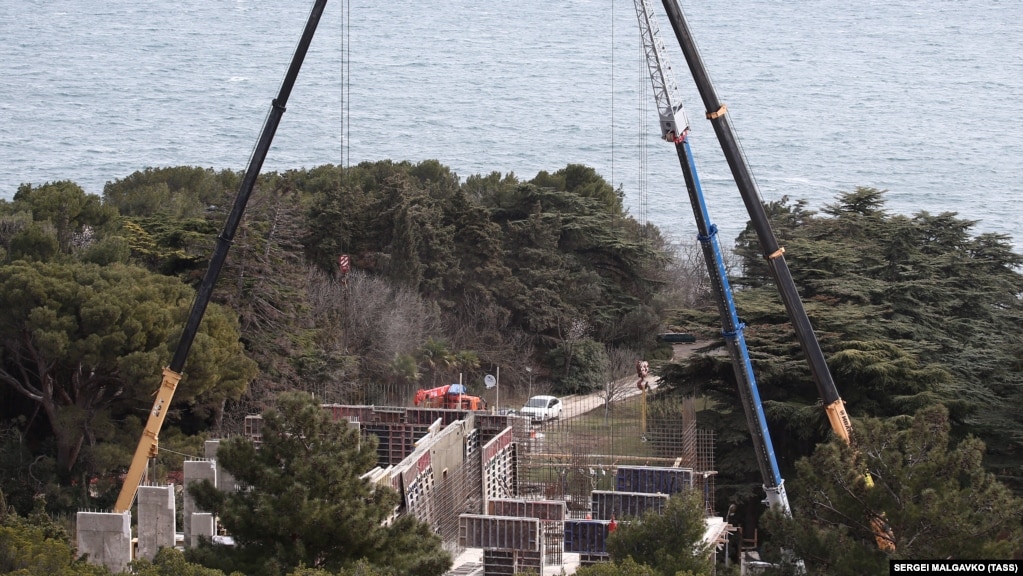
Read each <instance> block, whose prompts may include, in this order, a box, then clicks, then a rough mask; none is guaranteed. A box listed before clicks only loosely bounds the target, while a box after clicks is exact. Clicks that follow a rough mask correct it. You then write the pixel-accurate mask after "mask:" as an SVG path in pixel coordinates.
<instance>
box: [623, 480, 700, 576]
mask: <svg viewBox="0 0 1023 576" xmlns="http://www.w3.org/2000/svg"><path fill="white" fill-rule="evenodd" d="M705 531H706V519H705V504H704V501H703V495H702V494H701V493H699V492H698V491H696V490H688V491H685V492H681V493H679V494H674V495H672V497H671V498H670V499H669V500H668V504H667V505H666V506H665V507H664V509H663V510H662V511H661V512H660V513H659V514H658V513H657V511H655V510H649V511H647V513H646V514H644V515H643V516H642V517H640V518H634V519H631V520H628V521H621V522H619V524H618V528H617V529H616V530H615V531H614V532H612V533H611V535H610V536H609V537H608V541H607V551H608V553H609V554H610V555H611V560H612V561H613V562H614V563H615V565H616V566H619V567H620V568H621V569H622V570H623V571H622V572H618V573H616V574H622V575H625V574H629V575H631V574H637V575H638V574H646V573H647V572H644V571H640V570H638V569H634V568H629V571H624V570H625V569H626V568H627V567H628V566H629V564H628V563H627V561H628V560H629V559H631V560H634V561H635V562H636V563H638V564H640V565H643V566H648V567H649V568H650V572H649V573H650V574H655V575H657V576H676V575H678V574H689V575H692V576H700V575H710V574H712V573H713V565H712V564H713V562H712V558H713V554H712V546H713V545H712V544H709V543H706V542H704V541H703V535H704V532H705Z"/></svg>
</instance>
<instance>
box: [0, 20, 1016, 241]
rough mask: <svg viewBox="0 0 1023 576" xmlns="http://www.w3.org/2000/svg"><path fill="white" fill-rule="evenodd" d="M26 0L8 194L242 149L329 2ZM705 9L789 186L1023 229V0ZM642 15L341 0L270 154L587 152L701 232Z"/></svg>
mask: <svg viewBox="0 0 1023 576" xmlns="http://www.w3.org/2000/svg"><path fill="white" fill-rule="evenodd" d="M8 4H9V5H8V6H6V7H5V10H4V11H2V12H0V39H2V40H0V58H2V60H3V62H5V64H6V73H5V75H4V76H5V79H4V82H2V83H0V197H3V198H10V197H11V196H12V195H13V194H14V192H15V191H16V189H17V186H18V185H19V183H22V182H32V183H34V184H41V183H43V182H46V181H51V180H58V179H71V180H74V181H76V182H78V183H79V184H81V185H82V186H83V187H84V188H85V189H86V191H88V192H91V193H97V194H98V193H101V192H102V187H103V184H104V183H105V182H107V181H110V180H114V179H117V178H123V177H125V176H127V175H128V174H130V173H131V172H133V171H135V170H138V169H141V168H144V167H147V166H175V165H182V164H187V165H201V166H212V167H214V168H217V169H220V168H231V169H236V170H241V169H244V168H245V166H246V163H247V161H248V156H249V153H250V151H251V149H252V147H253V145H254V143H255V141H256V138H257V137H258V134H259V131H260V129H261V125H262V121H263V119H264V117H265V115H266V112H267V110H268V109H269V104H270V101H271V99H272V98H273V97H274V96H275V95H276V93H277V89H278V85H279V82H280V79H281V78H282V77H283V74H284V71H285V70H286V68H287V65H288V62H289V61H290V59H291V56H292V53H293V50H294V46H295V44H296V42H297V41H298V38H299V36H300V35H301V30H302V28H303V26H304V23H305V19H306V17H307V15H308V10H309V9H310V8H311V6H312V2H311V0H310V1H308V2H306V1H291V2H266V1H259V0H213V1H208V0H203V1H200V0H179V1H176V2H157V1H155V0H133V1H127V0H102V1H100V0H51V1H47V2H42V1H36V0H31V1H30V0H14V1H13V2H10V3H8ZM653 4H654V6H655V10H657V11H658V13H659V14H660V3H657V2H655V3H653ZM682 7H683V9H684V10H685V11H686V14H687V16H688V18H689V21H690V26H691V27H692V29H693V33H694V35H695V37H696V40H697V42H698V43H699V45H700V48H701V51H702V53H703V57H704V59H705V61H706V65H707V68H708V69H709V71H710V73H711V75H712V77H713V79H714V81H715V84H716V87H717V91H718V93H719V96H720V97H721V99H722V100H723V101H724V102H726V103H727V104H728V106H729V111H730V114H731V119H732V122H733V124H734V126H735V128H736V131H737V132H738V134H739V137H740V139H741V140H742V144H743V147H744V149H745V152H746V155H747V156H748V158H749V160H750V162H751V164H752V165H753V168H754V171H755V174H756V177H757V180H758V182H759V184H760V188H761V192H762V194H763V196H764V198H765V199H766V200H775V199H778V198H780V197H781V196H783V195H787V196H789V197H792V198H801V199H806V200H807V201H808V202H809V204H810V207H811V208H815V209H818V208H820V207H822V206H824V205H825V204H827V203H830V202H832V201H833V200H834V198H835V195H836V194H838V193H840V192H842V191H850V190H852V189H853V188H855V187H856V186H873V187H877V188H883V189H887V190H889V195H888V199H889V208H890V209H891V210H892V211H895V212H899V213H905V214H913V213H916V212H919V211H924V210H926V211H928V212H931V213H939V212H944V211H955V212H958V213H959V214H960V215H961V216H962V217H965V218H970V219H975V220H979V221H980V223H979V224H978V225H977V228H976V232H999V233H1004V234H1009V235H1011V236H1012V237H1013V240H1014V243H1015V245H1016V246H1017V247H1021V246H1023V208H1021V207H1020V203H1019V202H1018V198H1019V197H1020V192H1021V189H1023V184H1021V182H1023V161H1021V158H1023V131H1021V125H1023V50H1020V49H1019V47H1020V46H1021V45H1023V3H1020V2H1018V1H1017V0H927V1H925V0H895V1H892V0H885V1H881V0H865V1H861V2H856V3H849V2H842V1H839V0H812V1H808V2H789V3H786V2H774V1H770V0H734V1H724V0H716V1H711V2H692V1H691V0H690V1H686V2H683V3H682ZM661 27H662V31H663V32H664V33H665V34H666V37H665V40H666V42H667V44H668V46H669V48H670V49H671V57H672V58H673V61H674V64H675V71H676V74H677V76H678V81H679V85H680V87H681V88H682V90H683V97H684V98H685V100H686V103H687V107H688V110H689V113H690V118H691V120H692V123H693V128H694V132H693V136H692V138H693V140H692V144H693V148H694V151H695V154H696V156H697V161H698V168H699V171H700V175H701V179H702V181H703V184H704V187H705V192H706V194H707V197H708V204H709V208H710V212H711V216H712V218H713V220H714V221H715V222H716V223H717V224H718V225H719V226H720V227H721V229H722V231H723V233H724V234H725V235H726V238H730V237H732V236H734V235H735V234H736V233H737V232H738V231H739V230H740V229H741V227H742V226H743V224H744V223H745V221H746V219H747V217H746V214H745V211H744V209H743V206H742V203H741V201H740V200H739V196H738V193H737V192H736V190H735V188H734V185H732V184H731V180H730V176H729V174H728V171H727V167H726V166H725V164H724V162H723V160H722V159H721V153H720V149H719V148H718V144H717V142H716V140H715V139H714V136H713V131H712V130H711V128H710V125H709V123H708V122H707V121H706V120H704V119H703V109H702V104H701V103H700V100H699V98H698V96H697V93H696V90H695V87H694V86H693V83H692V80H691V79H690V78H689V76H688V70H687V69H686V66H685V62H684V60H683V58H682V56H681V53H680V52H679V51H678V50H677V47H676V45H675V41H674V38H673V36H671V29H670V26H668V24H667V21H666V19H664V18H663V16H662V17H661ZM637 36H638V33H637V28H636V23H635V14H634V11H633V3H632V2H625V1H623V0H613V1H612V0H562V1H558V2H549V1H546V0H519V1H517V2H514V3H507V2H503V3H496V2H480V1H478V0H476V1H468V0H445V1H440V0H422V1H420V2H414V3H393V2H392V3H387V2H383V3H381V2H371V1H369V0H350V1H344V0H336V1H333V2H331V3H329V4H328V7H327V11H326V13H325V15H324V20H323V21H322V23H321V25H320V28H319V30H318V32H317V36H316V38H315V40H314V42H313V47H312V50H311V51H310V53H309V55H308V57H307V58H306V62H305V65H304V67H303V70H302V73H301V75H300V76H299V79H298V83H297V85H296V87H295V91H294V93H293V94H292V98H291V101H290V102H289V106H288V112H287V113H286V114H285V115H284V119H283V121H282V123H281V127H280V129H279V130H278V133H277V137H276V139H275V142H274V146H273V148H272V149H271V151H270V155H269V157H268V158H267V161H266V164H265V168H266V169H270V170H283V169H287V168H296V167H302V166H305V167H311V166H316V165H320V164H324V163H328V162H329V163H335V164H338V163H353V164H354V163H357V162H359V161H363V160H378V159H384V158H390V159H395V160H411V161H420V160H424V159H438V160H440V161H441V162H442V163H444V164H446V165H448V166H450V167H451V168H452V169H453V170H454V171H456V172H457V173H458V174H459V175H460V176H462V177H463V178H464V177H466V176H468V175H471V174H474V173H489V172H491V171H495V170H496V171H500V172H514V173H515V174H517V175H519V176H520V177H523V178H530V177H532V176H533V175H535V174H536V172H537V171H539V170H556V169H558V168H561V167H563V166H564V165H565V164H567V163H570V162H571V163H582V164H587V165H590V166H593V167H594V168H596V169H597V170H598V171H599V172H600V173H601V174H602V175H604V176H605V177H606V178H608V179H610V180H612V181H613V182H614V183H615V184H616V185H621V186H622V187H623V189H624V191H625V193H626V198H627V203H628V204H629V206H630V210H631V211H632V213H633V214H636V215H640V214H641V213H642V209H641V206H640V204H639V202H638V197H639V194H638V191H639V190H640V189H643V188H644V187H645V189H646V190H647V202H648V203H647V211H646V214H647V217H648V218H649V220H651V221H652V222H654V223H656V224H658V225H660V226H661V227H662V228H664V229H665V230H666V231H667V232H668V233H669V234H672V235H691V234H694V233H695V232H694V226H693V224H692V215H691V211H690V209H689V206H688V202H687V200H686V196H685V194H684V188H683V184H682V179H681V172H680V169H679V166H678V160H677V158H676V156H675V153H674V150H673V149H672V147H671V146H670V145H668V144H665V143H662V142H660V141H659V140H657V138H656V130H657V124H656V118H655V116H654V114H655V112H654V106H653V101H652V97H651V96H649V94H648V91H649V88H647V85H648V81H647V79H646V72H645V68H644V66H645V65H644V64H643V63H642V61H641V60H640V57H641V54H640V50H639V47H638V39H637ZM346 46H347V47H348V51H347V52H346V51H345V50H344V47H346ZM346 54H347V55H346ZM344 78H347V79H348V81H347V82H344V81H343V79H344ZM343 119H347V120H348V122H347V124H346V123H345V122H343ZM343 126H344V129H343ZM641 135H642V136H641ZM643 159H645V163H644V162H642V160H643ZM644 165H645V168H643V167H642V166H644ZM641 175H643V177H642V178H641ZM644 183H645V184H644ZM1017 251H1020V250H1019V248H1018V249H1017Z"/></svg>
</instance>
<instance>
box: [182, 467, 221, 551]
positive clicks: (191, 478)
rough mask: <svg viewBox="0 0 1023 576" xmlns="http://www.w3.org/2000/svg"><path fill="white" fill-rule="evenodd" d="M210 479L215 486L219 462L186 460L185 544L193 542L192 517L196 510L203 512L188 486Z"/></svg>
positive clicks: (184, 500)
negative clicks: (189, 491) (196, 503)
mask: <svg viewBox="0 0 1023 576" xmlns="http://www.w3.org/2000/svg"><path fill="white" fill-rule="evenodd" d="M203 480H209V481H210V482H212V483H213V485H214V486H216V485H217V463H216V462H214V461H213V460H185V482H184V485H185V495H184V498H183V499H182V501H183V505H182V507H181V511H182V513H183V517H184V524H185V525H184V526H183V527H182V528H183V532H184V533H185V544H187V545H191V543H192V531H193V530H192V519H193V516H194V515H195V513H196V512H203V510H199V509H198V508H197V507H196V505H195V500H194V499H193V498H192V496H191V495H190V494H189V493H188V487H189V486H191V485H192V484H194V483H196V482H201V481H203Z"/></svg>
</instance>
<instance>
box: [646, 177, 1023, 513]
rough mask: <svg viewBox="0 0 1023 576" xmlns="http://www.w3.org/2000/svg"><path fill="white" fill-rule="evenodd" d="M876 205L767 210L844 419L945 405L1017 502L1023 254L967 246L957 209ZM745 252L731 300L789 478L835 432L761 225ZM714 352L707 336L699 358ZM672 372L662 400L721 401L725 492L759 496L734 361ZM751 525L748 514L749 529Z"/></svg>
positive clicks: (1004, 242)
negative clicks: (897, 211) (895, 209)
mask: <svg viewBox="0 0 1023 576" xmlns="http://www.w3.org/2000/svg"><path fill="white" fill-rule="evenodd" d="M883 206H884V198H883V192H881V191H878V190H875V189H869V188H861V189H857V190H856V191H854V192H851V193H847V194H843V195H841V196H840V197H839V198H838V201H837V202H836V203H835V204H834V205H830V206H828V207H827V208H826V209H825V210H824V212H823V214H816V213H813V212H811V211H809V210H807V209H806V208H805V205H804V204H803V203H799V202H797V203H794V204H793V203H789V202H788V201H787V200H783V201H781V202H778V203H773V204H771V205H769V206H768V208H769V213H770V215H771V217H772V220H773V222H774V227H775V231H776V233H777V235H778V237H779V241H780V242H781V244H783V245H784V246H785V247H786V258H787V261H788V263H789V267H790V269H791V270H792V274H793V277H794V279H795V282H796V285H797V286H798V287H799V289H800V291H801V294H802V299H803V301H804V303H805V305H806V309H807V313H808V315H809V316H810V320H811V323H812V324H813V326H814V327H815V329H816V331H817V336H818V339H819V340H820V342H821V346H822V348H823V349H824V352H825V356H826V357H827V359H828V363H829V367H830V369H831V372H832V374H833V375H834V377H835V381H836V384H837V386H838V389H839V393H840V394H841V396H842V398H843V399H844V400H845V401H846V404H847V410H848V411H849V412H850V414H851V415H852V416H853V417H854V418H856V417H862V416H874V417H880V418H895V419H896V420H897V421H899V420H900V419H901V420H904V419H905V418H907V417H908V416H907V415H908V414H912V413H913V412H915V411H916V410H918V409H919V408H921V407H924V406H928V405H930V404H935V403H940V404H942V405H944V406H946V407H947V409H948V410H949V413H950V422H951V425H952V434H953V436H954V437H957V438H962V437H964V436H965V435H966V434H968V433H972V434H974V435H976V436H977V437H978V438H979V439H981V440H982V441H983V442H984V443H985V444H986V445H987V452H986V453H985V457H984V463H985V465H986V467H987V469H988V470H990V471H992V472H993V473H995V474H996V475H997V477H998V478H999V479H1000V480H1001V481H1003V482H1005V483H1007V484H1009V485H1010V486H1012V487H1013V488H1014V489H1015V490H1017V491H1020V490H1021V489H1023V483H1021V478H1023V460H1020V454H1021V451H1020V448H1021V445H1020V442H1021V441H1023V436H1021V435H1020V433H1019V430H1020V429H1021V420H1020V416H1019V411H1018V410H1016V409H1015V407H1016V406H1018V405H1019V403H1020V401H1021V398H1020V393H1021V392H1020V391H1021V390H1023V386H1021V384H1023V365H1021V363H1020V360H1019V359H1020V355H1021V351H1023V335H1021V333H1020V331H1019V329H1018V327H1019V326H1021V325H1023V275H1021V273H1020V265H1021V263H1023V258H1021V256H1019V255H1017V254H1014V253H1012V251H1011V246H1010V244H1009V242H1008V239H1007V238H1005V237H1003V236H999V235H993V234H982V235H980V236H977V237H971V236H970V235H969V232H970V229H971V228H972V226H973V222H970V221H964V220H960V219H957V218H956V217H955V215H954V214H942V215H940V216H932V215H930V214H927V213H921V214H918V215H916V216H913V217H907V216H901V215H892V214H889V213H887V212H886V211H885V210H884V209H883ZM737 253H738V254H739V255H740V257H741V258H742V268H741V269H742V270H743V271H744V275H743V276H742V277H741V278H739V279H737V281H735V282H734V283H733V285H734V286H735V287H736V301H737V304H738V307H739V313H740V315H741V317H742V320H743V321H744V322H745V323H746V325H747V328H746V332H745V333H746V340H747V343H748V345H749V349H750V355H751V358H752V360H753V364H754V367H755V370H756V375H757V379H758V384H759V387H760V395H761V397H762V399H763V400H764V404H765V410H766V412H767V417H768V418H767V419H768V422H769V424H770V428H771V435H772V437H773V440H774V446H775V449H776V453H777V455H778V457H779V460H780V462H781V464H782V470H783V473H785V474H786V475H789V474H790V473H791V471H792V470H793V467H794V464H795V462H796V460H798V459H799V458H800V457H803V456H806V455H809V454H810V453H811V452H812V451H813V448H814V447H815V446H816V445H818V444H820V443H822V442H825V441H827V440H828V437H829V434H830V426H829V424H828V422H827V419H826V417H825V415H824V411H823V410H822V409H821V408H820V405H819V401H820V400H819V398H820V394H819V393H818V390H817V387H816V385H815V383H814V382H813V380H812V379H811V378H810V374H809V370H808V367H807V364H806V361H805V357H804V356H803V354H802V353H801V351H800V350H799V347H798V345H797V343H796V340H795V334H794V332H793V330H792V328H791V326H790V325H789V322H788V318H787V316H786V313H785V310H784V308H783V306H782V304H781V301H780V298H779V297H778V295H777V293H776V289H775V287H774V285H773V280H771V278H770V275H769V274H768V271H767V268H766V266H765V264H764V263H763V258H762V256H761V252H760V249H759V247H758V246H757V243H756V237H755V234H754V233H753V232H752V229H747V231H746V232H744V233H743V235H741V236H740V238H739V242H738V244H737ZM677 321H678V322H679V323H695V324H700V325H706V326H711V325H713V324H715V323H717V318H716V314H714V313H713V311H711V310H708V311H696V310H691V311H686V312H685V313H684V314H683V315H681V316H680V317H679V319H678V320H677ZM721 345H722V344H721V343H719V342H714V341H712V342H711V343H710V345H709V346H708V348H707V350H705V352H713V351H714V349H715V347H720V346H721ZM663 375H664V377H665V381H666V383H667V384H668V386H665V387H663V388H662V391H668V390H673V393H675V394H691V393H698V394H703V395H706V396H707V397H708V398H710V399H711V400H712V403H711V404H710V405H709V406H710V407H709V408H708V409H707V410H704V411H702V412H701V413H700V414H699V419H700V422H701V423H702V425H710V426H711V427H712V428H713V429H714V430H715V431H716V433H717V439H718V444H717V447H718V452H717V466H718V470H719V472H720V474H719V476H718V483H717V487H718V491H719V494H720V495H722V496H723V497H724V498H731V499H733V501H749V502H755V500H759V495H758V494H756V492H759V491H753V490H751V488H752V487H753V486H756V485H757V484H758V483H759V481H760V478H759V474H758V471H757V469H756V466H755V461H754V460H753V458H752V454H753V450H752V447H751V445H750V444H749V440H748V436H747V435H746V434H745V431H746V424H745V422H744V416H743V413H742V410H741V408H740V407H739V405H738V404H737V402H736V401H735V398H736V394H735V386H736V384H735V379H734V375H733V371H732V367H731V365H730V362H729V360H728V357H727V356H723V355H720V354H714V353H711V354H703V355H697V356H696V357H695V358H694V359H693V360H692V361H691V362H689V363H687V364H685V365H676V366H670V367H667V368H666V369H665V370H664V374H663ZM791 493H792V491H791V490H790V494H791ZM723 504H724V505H727V501H725V502H724V503H723ZM755 516H756V514H755V513H754V512H752V511H751V512H750V515H749V516H748V519H749V523H748V524H747V526H748V527H749V529H752V528H753V526H752V525H751V523H752V521H753V519H754V518H755Z"/></svg>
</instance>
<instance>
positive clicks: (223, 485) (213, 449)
mask: <svg viewBox="0 0 1023 576" xmlns="http://www.w3.org/2000/svg"><path fill="white" fill-rule="evenodd" d="M205 448H206V459H207V460H213V461H215V462H216V461H217V450H218V449H220V440H219V439H218V440H207V441H206V446H205ZM217 489H218V490H223V491H224V492H237V491H238V481H237V480H235V479H234V476H232V475H231V473H230V472H228V471H227V470H224V467H223V466H221V465H220V463H219V462H217Z"/></svg>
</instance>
